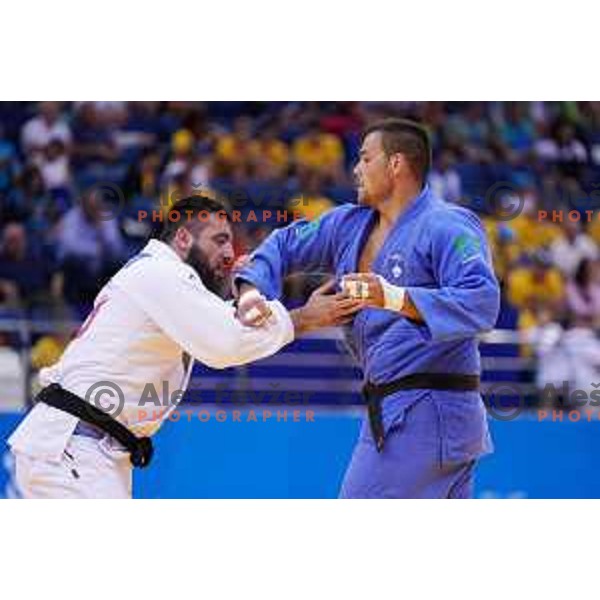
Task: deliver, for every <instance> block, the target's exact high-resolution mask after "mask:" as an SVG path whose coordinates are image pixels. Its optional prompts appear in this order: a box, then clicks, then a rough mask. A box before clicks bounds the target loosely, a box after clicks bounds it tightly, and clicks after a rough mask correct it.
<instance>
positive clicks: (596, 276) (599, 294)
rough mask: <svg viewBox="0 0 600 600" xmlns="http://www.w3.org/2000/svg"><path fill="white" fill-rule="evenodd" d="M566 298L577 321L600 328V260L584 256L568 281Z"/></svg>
mask: <svg viewBox="0 0 600 600" xmlns="http://www.w3.org/2000/svg"><path fill="white" fill-rule="evenodd" d="M566 299H567V306H568V308H569V310H570V311H571V312H572V313H573V315H574V318H575V321H576V322H577V323H588V324H590V325H592V326H594V327H597V328H600V262H598V261H597V260H590V259H588V258H584V259H583V260H582V261H581V262H580V263H579V266H578V267H577V270H576V271H575V274H574V276H573V277H571V278H570V279H569V280H568V281H567V286H566Z"/></svg>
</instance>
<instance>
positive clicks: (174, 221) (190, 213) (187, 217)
mask: <svg viewBox="0 0 600 600" xmlns="http://www.w3.org/2000/svg"><path fill="white" fill-rule="evenodd" d="M202 213H222V214H223V218H224V219H228V218H229V213H228V212H227V207H226V205H225V204H223V203H222V202H220V201H219V200H215V199H214V198H209V197H208V196H203V195H201V194H197V195H195V196H189V197H188V198H182V199H181V200H178V201H177V202H176V203H175V204H174V205H173V206H172V207H171V208H170V209H169V210H168V211H167V214H166V215H165V216H164V218H163V222H162V226H161V228H160V230H159V231H158V232H157V235H156V237H157V238H158V239H159V240H161V241H162V242H170V241H171V240H172V239H173V237H174V236H175V233H176V232H177V230H178V229H179V228H180V227H183V226H184V225H186V224H187V223H197V224H198V225H200V226H202V224H203V223H204V222H205V221H203V220H202V219H199V218H198V215H201V214H202Z"/></svg>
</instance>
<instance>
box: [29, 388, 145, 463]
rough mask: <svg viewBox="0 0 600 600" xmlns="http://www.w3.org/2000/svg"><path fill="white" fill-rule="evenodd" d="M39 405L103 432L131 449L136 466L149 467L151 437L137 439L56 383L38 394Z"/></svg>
mask: <svg viewBox="0 0 600 600" xmlns="http://www.w3.org/2000/svg"><path fill="white" fill-rule="evenodd" d="M36 402H43V403H44V404H47V405H48V406H52V407H54V408H57V409H58V410H62V411H64V412H66V413H69V414H70V415H73V416H74V417H77V418H78V419H81V420H82V421H85V422H86V423H89V424H90V425H93V426H94V427H97V428H98V429H101V430H102V431H104V432H105V433H107V434H108V435H110V436H111V437H113V438H114V439H115V440H117V441H118V442H120V443H121V444H122V445H123V446H124V447H125V448H126V449H127V450H128V452H129V458H130V460H131V464H132V465H133V466H134V467H147V466H148V465H149V464H150V461H151V459H152V454H153V452H154V448H153V446H152V440H151V439H150V438H149V437H140V438H138V437H136V436H135V435H134V434H133V433H131V431H129V429H127V427H125V425H123V424H122V423H119V421H117V420H116V419H115V418H113V417H112V416H111V415H109V414H108V413H105V412H104V411H103V410H100V409H99V408H97V407H96V406H94V405H93V404H90V403H89V402H86V401H85V400H82V399H81V398H80V397H79V396H76V395H75V394H72V393H71V392H69V391H67V390H65V389H63V388H62V387H61V386H60V385H58V384H57V383H53V384H51V385H49V386H48V387H45V388H44V389H43V390H42V391H41V392H40V393H39V394H38V395H37V397H36Z"/></svg>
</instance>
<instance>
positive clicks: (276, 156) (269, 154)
mask: <svg viewBox="0 0 600 600" xmlns="http://www.w3.org/2000/svg"><path fill="white" fill-rule="evenodd" d="M248 154H249V156H250V159H251V161H252V163H253V164H254V165H259V164H261V163H268V165H267V168H268V169H269V172H270V173H271V174H272V176H273V177H282V176H284V175H285V174H286V173H287V170H288V167H289V164H290V150H289V148H288V146H287V144H285V143H284V142H282V141H281V140H280V139H279V138H278V137H277V129H276V127H275V126H269V127H264V128H263V129H261V130H260V131H259V132H258V133H257V136H256V139H255V140H253V141H252V142H250V144H249V147H248Z"/></svg>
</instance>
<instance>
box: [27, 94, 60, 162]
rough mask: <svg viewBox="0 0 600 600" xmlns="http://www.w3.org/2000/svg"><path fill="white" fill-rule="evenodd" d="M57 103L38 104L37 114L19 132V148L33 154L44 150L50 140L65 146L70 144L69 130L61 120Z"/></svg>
mask: <svg viewBox="0 0 600 600" xmlns="http://www.w3.org/2000/svg"><path fill="white" fill-rule="evenodd" d="M60 111H61V109H60V104H59V103H58V102H40V103H39V106H38V114H37V115H36V116H35V117H33V118H32V119H30V120H29V121H27V123H25V125H23V128H22V130H21V148H22V150H23V152H25V153H27V154H35V153H37V152H41V151H42V150H44V149H45V148H46V146H47V145H48V144H49V143H50V141H51V140H60V141H62V143H63V144H64V145H65V146H69V144H70V143H71V139H72V136H71V128H70V127H69V125H68V124H67V123H66V122H65V121H64V120H63V119H62V118H61V112H60Z"/></svg>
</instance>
